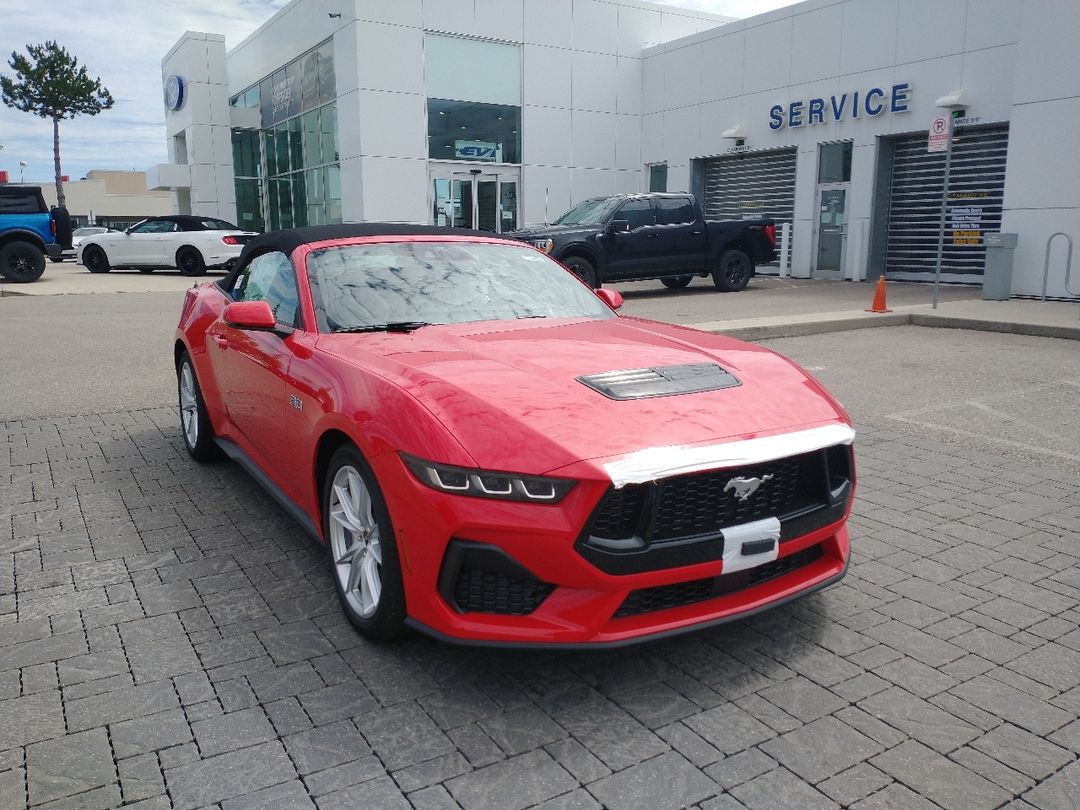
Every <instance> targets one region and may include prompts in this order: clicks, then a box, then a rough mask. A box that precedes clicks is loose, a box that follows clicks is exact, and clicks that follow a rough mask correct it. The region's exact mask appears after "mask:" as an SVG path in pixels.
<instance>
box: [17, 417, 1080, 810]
mask: <svg viewBox="0 0 1080 810" xmlns="http://www.w3.org/2000/svg"><path fill="white" fill-rule="evenodd" d="M898 430H899V431H904V430H907V428H904V427H902V426H901V427H900V428H897V427H896V426H895V425H891V424H890V425H889V429H888V430H886V429H883V427H882V426H878V429H875V426H873V425H870V426H863V427H862V429H861V433H860V440H859V444H858V466H859V474H860V481H859V499H858V503H857V508H856V514H855V516H854V518H853V519H852V522H851V526H852V531H853V535H854V548H855V552H854V559H853V564H852V568H851V571H850V573H849V575H848V577H847V578H846V579H845V580H844V581H843V583H842V584H840V585H839V586H837V587H834V588H831V589H829V590H826V591H824V592H821V593H819V594H815V595H813V596H810V597H808V598H806V599H803V600H801V601H797V602H796V603H794V604H791V605H789V606H786V607H784V608H781V609H778V610H775V611H772V612H768V613H765V614H762V615H759V616H756V617H754V618H751V619H748V620H746V621H743V622H738V623H734V624H730V625H727V626H725V627H721V628H719V629H714V630H710V631H707V632H702V633H698V634H695V635H690V636H686V637H682V638H679V639H675V640H671V641H667V642H663V643H657V644H653V645H649V646H641V647H637V648H633V649H629V650H624V651H618V652H608V653H598V652H581V653H557V654H556V653H537V652H530V653H521V652H495V651H483V650H474V649H458V648H453V647H448V646H444V645H441V644H438V643H435V642H432V641H429V640H427V639H425V638H420V637H412V638H409V639H407V640H406V641H404V642H403V643H400V644H397V645H395V646H391V647H380V646H374V645H372V644H369V643H367V642H365V641H364V640H362V639H361V638H360V637H359V636H358V635H357V634H356V633H354V632H353V631H352V629H351V628H350V627H349V625H348V624H347V623H346V622H345V621H344V619H343V617H342V614H341V612H340V610H339V609H338V606H337V603H336V598H335V596H334V592H333V588H332V586H331V581H330V578H329V574H328V571H327V567H326V565H325V562H324V557H323V554H322V553H321V550H320V549H319V548H318V547H316V546H315V544H313V543H312V542H310V541H309V540H308V539H307V538H306V537H305V536H304V535H303V533H302V532H301V531H300V530H299V529H298V528H297V527H296V526H295V524H293V523H292V522H291V521H290V520H289V519H288V518H287V517H285V515H284V514H283V513H282V512H281V511H280V510H279V509H278V508H277V507H276V506H275V505H274V504H273V503H272V502H271V501H270V499H269V498H268V497H267V496H266V495H265V494H263V493H262V492H261V491H260V490H259V488H258V487H257V485H256V484H255V483H254V482H253V481H252V480H251V479H250V478H248V477H247V476H246V475H245V474H243V473H242V472H241V471H240V470H239V468H237V467H236V466H235V465H232V464H229V463H218V464H213V465H209V466H200V465H197V464H195V463H193V462H191V461H190V460H189V459H188V458H187V456H186V454H185V453H184V451H183V447H182V445H181V443H180V439H179V435H178V430H177V417H176V413H175V411H173V410H171V409H160V410H148V411H133V412H127V413H118V414H107V415H104V416H100V417H92V418H68V419H57V420H46V421H34V422H14V423H7V424H3V425H2V428H0V797H2V801H0V805H2V806H3V808H5V810H12V809H13V808H23V807H25V806H33V807H38V806H42V807H48V808H69V807H79V808H96V807H101V808H107V807H116V806H120V805H124V806H129V807H137V808H143V809H145V810H151V809H152V810H158V809H159V808H161V809H163V808H170V807H171V808H177V809H178V810H188V809H189V808H200V807H207V806H211V807H220V808H221V809H222V810H244V809H245V808H253V809H254V808H260V809H261V808H293V807H296V808H311V807H318V808H320V810H330V808H345V807H370V808H399V807H400V808H408V807H413V808H417V809H418V810H419V809H420V808H424V810H429V809H430V810H434V809H435V808H454V807H460V808H464V809H465V810H486V809H487V808H491V809H492V810H496V809H497V810H505V808H525V807H533V806H543V807H546V808H552V809H553V808H595V807H601V806H603V807H610V808H631V807H641V808H650V810H652V809H653V808H668V807H672V808H674V807H684V806H697V807H701V808H707V810H721V808H722V809H723V810H729V809H734V808H742V807H745V808H755V809H756V808H762V810H773V809H774V808H782V807H793V808H819V807H820V808H832V807H837V806H840V807H852V808H857V809H858V810H871V808H905V809H906V808H923V807H942V808H948V809H949V810H953V809H955V810H978V808H994V807H1002V806H1005V805H1009V806H1010V807H1015V808H1025V809H1029V808H1031V807H1034V808H1040V810H1063V809H1064V808H1069V809H1070V810H1074V809H1075V808H1077V807H1080V762H1078V759H1077V756H1078V753H1080V720H1078V719H1077V718H1078V716H1080V629H1078V625H1080V609H1078V602H1080V567H1078V557H1080V544H1078V542H1077V533H1078V532H1080V480H1078V478H1077V476H1076V475H1075V472H1069V471H1066V470H1065V469H1064V468H1063V469H1060V470H1055V469H1054V468H1053V467H1052V466H1047V465H1046V464H1043V465H1041V466H1039V467H1038V468H1037V469H1035V468H1033V467H1032V465H1031V464H1030V463H1028V462H1020V461H1014V460H1010V459H1009V458H1008V457H1006V456H997V455H993V456H991V455H980V454H977V453H975V452H973V451H971V450H970V449H965V447H964V446H963V445H962V444H956V445H948V444H942V443H941V442H936V441H935V442H932V441H929V440H926V439H921V438H919V437H918V435H917V433H915V431H914V429H911V433H905V432H897V431H898ZM1010 803H1013V804H1010Z"/></svg>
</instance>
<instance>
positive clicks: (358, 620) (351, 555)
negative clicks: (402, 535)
mask: <svg viewBox="0 0 1080 810" xmlns="http://www.w3.org/2000/svg"><path fill="white" fill-rule="evenodd" d="M324 481H325V483H324V484H323V493H322V505H323V535H324V538H325V540H326V548H327V554H328V556H329V558H330V569H331V573H332V574H333V577H334V588H335V589H336V590H337V595H338V598H339V599H340V600H341V606H342V609H343V610H344V611H345V616H346V617H347V618H348V620H349V621H350V622H351V623H352V625H353V627H355V628H356V629H357V630H358V631H359V632H360V634H361V635H364V636H367V637H368V638H370V639H372V640H375V641H392V640H393V639H395V638H397V637H398V636H400V635H401V633H402V630H403V629H404V626H405V615H406V612H405V588H404V586H403V584H402V581H401V566H400V564H399V563H398V554H397V545H396V544H395V542H394V529H393V527H392V525H391V523H390V512H389V511H388V510H387V508H386V501H385V499H384V498H383V495H382V491H381V490H380V489H379V485H378V482H377V481H376V480H375V473H374V472H372V470H371V467H369V466H368V464H367V462H366V461H365V460H364V457H363V456H362V455H361V454H360V452H359V451H358V450H357V449H356V448H355V447H353V446H352V445H345V446H343V447H341V448H339V449H338V451H337V452H336V453H334V455H333V457H332V458H331V459H330V465H329V467H328V468H327V470H326V476H325V479H324Z"/></svg>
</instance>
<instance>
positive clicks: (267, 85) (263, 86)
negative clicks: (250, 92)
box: [259, 77, 274, 129]
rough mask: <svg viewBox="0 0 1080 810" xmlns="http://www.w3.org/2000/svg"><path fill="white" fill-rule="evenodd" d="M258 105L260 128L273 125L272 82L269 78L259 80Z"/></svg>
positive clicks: (267, 127)
mask: <svg viewBox="0 0 1080 810" xmlns="http://www.w3.org/2000/svg"><path fill="white" fill-rule="evenodd" d="M259 107H260V108H261V112H262V128H263V129H269V128H270V127H272V126H273V125H274V82H273V81H272V80H271V79H270V78H269V77H267V78H265V79H263V80H262V81H261V82H259Z"/></svg>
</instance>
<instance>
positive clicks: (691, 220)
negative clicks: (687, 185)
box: [653, 197, 708, 273]
mask: <svg viewBox="0 0 1080 810" xmlns="http://www.w3.org/2000/svg"><path fill="white" fill-rule="evenodd" d="M653 208H654V209H655V210H656V230H657V232H658V233H659V234H660V253H661V266H660V268H659V272H662V273H666V272H670V271H673V270H680V271H686V272H694V273H700V272H701V271H702V270H704V269H705V256H706V251H707V249H708V237H707V235H706V233H705V223H704V222H702V221H701V220H700V219H698V217H697V213H696V211H695V209H694V202H693V200H692V199H691V198H690V197H656V198H655V199H653Z"/></svg>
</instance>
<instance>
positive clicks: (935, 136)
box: [926, 115, 949, 152]
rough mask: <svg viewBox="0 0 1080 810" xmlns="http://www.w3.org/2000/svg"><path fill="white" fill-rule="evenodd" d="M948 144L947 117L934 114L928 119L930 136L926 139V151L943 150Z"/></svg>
mask: <svg viewBox="0 0 1080 810" xmlns="http://www.w3.org/2000/svg"><path fill="white" fill-rule="evenodd" d="M948 146H949V118H948V116H945V115H935V116H934V118H933V120H931V121H930V136H929V138H927V141H926V151H927V152H944V151H945V150H946V149H947V148H948Z"/></svg>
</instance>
